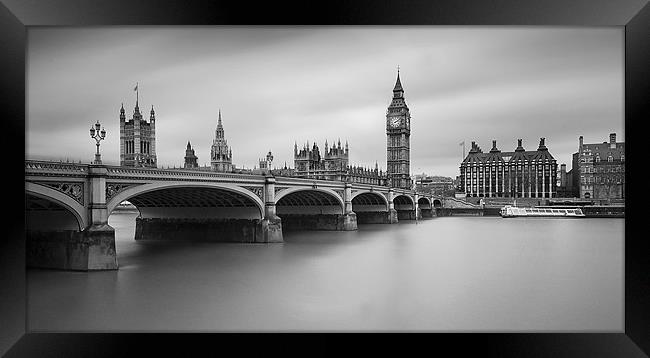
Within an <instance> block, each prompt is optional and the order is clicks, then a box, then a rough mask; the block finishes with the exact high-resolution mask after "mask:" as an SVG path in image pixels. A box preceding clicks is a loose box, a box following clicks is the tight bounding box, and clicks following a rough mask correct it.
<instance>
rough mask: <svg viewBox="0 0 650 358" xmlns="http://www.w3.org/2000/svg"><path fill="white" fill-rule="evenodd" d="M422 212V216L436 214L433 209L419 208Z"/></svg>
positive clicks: (429, 216)
mask: <svg viewBox="0 0 650 358" xmlns="http://www.w3.org/2000/svg"><path fill="white" fill-rule="evenodd" d="M421 212H422V217H423V218H433V217H435V216H436V213H435V211H434V210H433V209H431V208H428V209H421Z"/></svg>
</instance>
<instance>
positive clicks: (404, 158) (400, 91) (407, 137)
mask: <svg viewBox="0 0 650 358" xmlns="http://www.w3.org/2000/svg"><path fill="white" fill-rule="evenodd" d="M399 75H400V73H399V66H398V67H397V81H396V82H395V87H394V88H393V98H392V100H391V103H390V105H389V106H388V110H387V111H386V135H387V136H388V140H387V142H386V143H387V144H386V145H387V150H386V164H387V165H386V172H387V174H388V177H389V178H390V182H391V186H392V187H396V188H403V189H411V187H412V183H411V176H410V166H411V156H410V151H411V113H410V112H409V108H408V106H407V105H406V101H405V99H404V88H403V87H402V81H401V80H400V77H399Z"/></svg>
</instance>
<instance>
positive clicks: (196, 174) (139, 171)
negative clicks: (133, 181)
mask: <svg viewBox="0 0 650 358" xmlns="http://www.w3.org/2000/svg"><path fill="white" fill-rule="evenodd" d="M106 169H107V170H108V175H109V176H126V177H134V178H138V177H152V176H154V177H176V178H188V177H189V178H211V179H240V180H241V179H244V180H253V181H260V182H262V183H263V182H264V175H261V174H238V173H222V172H206V171H196V170H179V169H169V170H168V169H158V168H134V167H120V166H106Z"/></svg>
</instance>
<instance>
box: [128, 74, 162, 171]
mask: <svg viewBox="0 0 650 358" xmlns="http://www.w3.org/2000/svg"><path fill="white" fill-rule="evenodd" d="M136 91H137V86H136ZM120 165H121V166H127V167H149V168H156V166H157V161H156V113H155V112H154V110H153V106H151V112H150V113H149V122H147V120H146V118H144V117H143V116H142V114H141V113H140V107H139V105H138V98H137V97H136V101H135V109H134V110H133V117H132V118H131V119H130V120H127V119H126V115H125V113H124V104H122V108H120Z"/></svg>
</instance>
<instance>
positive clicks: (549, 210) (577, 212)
mask: <svg viewBox="0 0 650 358" xmlns="http://www.w3.org/2000/svg"><path fill="white" fill-rule="evenodd" d="M500 214H501V217H504V218H514V217H520V216H525V217H567V218H583V217H585V214H584V213H583V212H582V209H580V208H576V207H551V206H536V207H534V208H520V207H517V206H511V205H506V206H504V207H503V208H501V212H500Z"/></svg>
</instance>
